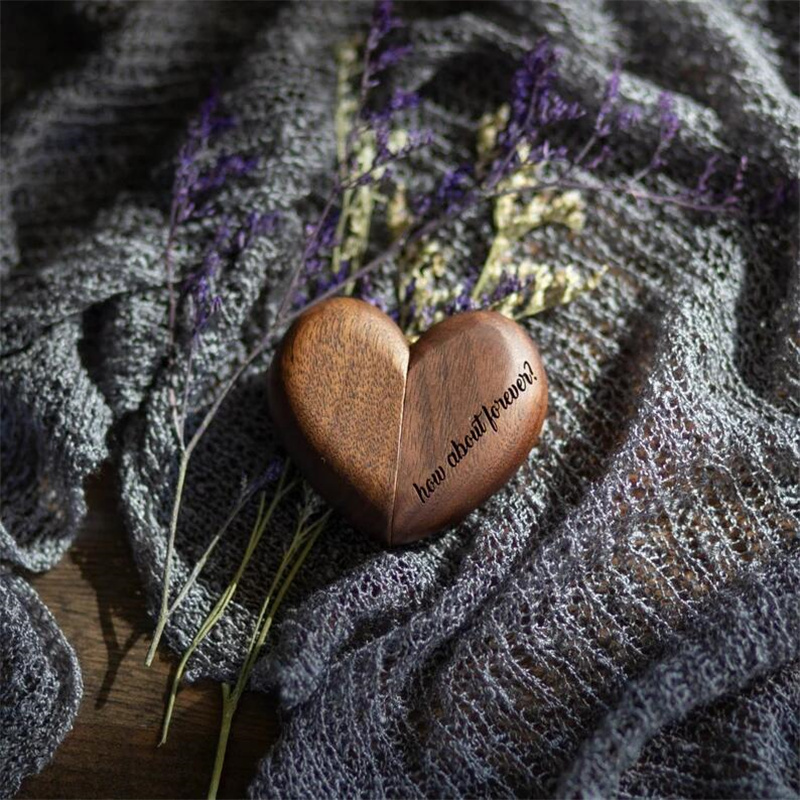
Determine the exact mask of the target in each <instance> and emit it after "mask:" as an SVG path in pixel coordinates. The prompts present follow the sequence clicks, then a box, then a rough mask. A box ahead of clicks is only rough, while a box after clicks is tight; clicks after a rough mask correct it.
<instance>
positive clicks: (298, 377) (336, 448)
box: [268, 298, 409, 542]
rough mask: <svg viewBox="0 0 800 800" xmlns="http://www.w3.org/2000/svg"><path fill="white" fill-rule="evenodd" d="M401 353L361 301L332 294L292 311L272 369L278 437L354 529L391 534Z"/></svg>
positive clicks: (401, 343)
mask: <svg viewBox="0 0 800 800" xmlns="http://www.w3.org/2000/svg"><path fill="white" fill-rule="evenodd" d="M408 359H409V349H408V344H407V343H406V340H405V337H404V336H403V334H402V332H401V331H400V329H399V328H398V327H397V325H396V324H395V323H394V322H393V321H392V320H391V319H390V318H389V317H388V316H386V315H385V314H383V313H382V312H381V311H378V310H377V309H376V308H374V307H373V306H371V305H369V304H368V303H364V302H363V301H360V300H353V299H350V298H335V299H332V300H329V301H327V302H324V303H320V304H319V305H317V306H315V307H313V308H311V309H309V311H307V312H306V313H305V314H303V315H302V316H301V317H299V318H298V319H297V320H296V321H295V323H294V324H293V325H292V327H291V328H290V329H289V331H288V333H287V334H286V336H285V337H284V339H283V341H282V342H281V344H280V346H279V348H278V351H277V353H276V355H275V358H274V359H273V362H272V367H271V368H270V376H269V383H268V385H269V404H270V410H271V412H272V416H273V420H274V421H275V423H276V426H277V429H278V433H279V435H280V436H281V438H282V440H283V442H284V444H285V445H286V447H287V450H288V451H289V453H290V455H291V456H292V458H293V459H294V461H295V462H296V463H297V465H298V466H299V467H300V469H301V470H302V471H303V473H304V474H305V475H306V477H307V478H308V479H309V482H310V483H311V484H312V485H313V486H314V488H315V489H317V491H319V492H320V494H322V495H323V496H324V497H325V498H326V499H327V500H328V501H329V502H330V503H331V504H333V505H335V506H337V507H339V508H340V509H342V511H344V512H345V514H346V515H347V516H348V517H349V518H350V519H351V521H352V522H353V523H354V524H355V525H356V527H358V528H360V529H361V530H363V531H365V532H367V533H370V534H371V535H373V536H375V537H377V538H379V539H380V540H382V541H384V542H386V541H389V539H390V536H391V520H392V509H393V503H394V493H395V480H396V476H397V465H398V454H399V449H400V429H401V423H402V409H403V397H404V393H405V383H406V375H407V371H408Z"/></svg>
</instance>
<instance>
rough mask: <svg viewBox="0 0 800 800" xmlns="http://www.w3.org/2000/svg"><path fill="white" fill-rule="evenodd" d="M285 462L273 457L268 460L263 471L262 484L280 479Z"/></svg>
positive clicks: (278, 457)
mask: <svg viewBox="0 0 800 800" xmlns="http://www.w3.org/2000/svg"><path fill="white" fill-rule="evenodd" d="M284 464H285V461H284V459H282V458H281V457H280V456H274V457H273V458H271V459H270V462H269V464H267V468H266V469H265V470H264V483H265V484H267V483H274V482H275V481H276V480H278V478H280V476H281V473H282V472H283V467H284Z"/></svg>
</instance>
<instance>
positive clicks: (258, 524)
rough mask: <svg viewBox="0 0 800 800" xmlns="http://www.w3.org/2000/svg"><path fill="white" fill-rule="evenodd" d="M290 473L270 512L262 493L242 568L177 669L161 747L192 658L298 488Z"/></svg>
mask: <svg viewBox="0 0 800 800" xmlns="http://www.w3.org/2000/svg"><path fill="white" fill-rule="evenodd" d="M287 472H288V462H287V466H286V467H284V470H283V474H282V475H281V478H280V480H279V482H278V487H277V489H276V491H275V495H274V496H273V498H272V500H271V501H270V504H269V506H268V507H267V508H266V510H265V508H264V504H265V496H264V494H263V493H262V495H261V501H260V504H259V509H258V515H257V516H256V521H255V523H254V524H253V530H252V532H251V534H250V539H249V541H248V543H247V547H246V548H245V552H244V555H243V556H242V560H241V563H240V564H239V567H238V569H237V570H236V574H235V575H234V576H233V578H232V579H231V581H230V583H229V584H228V586H227V588H226V589H225V591H224V592H223V593H222V595H221V596H220V598H219V599H218V600H217V602H216V603H215V605H214V607H213V608H212V609H211V611H209V613H208V615H207V616H206V618H205V620H204V621H203V624H202V625H201V626H200V629H199V630H198V631H197V633H196V634H195V635H194V638H193V639H192V642H191V644H190V645H189V647H188V648H186V651H185V652H184V654H183V656H182V657H181V660H180V662H179V663H178V666H177V668H176V670H175V675H174V676H173V679H172V687H171V689H170V693H169V698H168V699H167V707H166V710H165V712H164V722H163V725H162V728H161V740H160V741H159V746H161V745H162V744H164V743H165V742H166V741H167V734H168V733H169V725H170V721H171V720H172V711H173V708H174V706H175V698H176V697H177V694H178V689H179V688H180V682H181V679H182V678H183V675H184V672H185V671H186V665H187V664H188V662H189V659H190V658H191V657H192V655H193V654H194V652H195V651H196V650H197V648H198V647H199V646H200V644H201V643H202V641H203V640H204V639H205V638H206V636H208V634H209V633H210V632H211V630H212V629H213V628H214V626H215V625H216V624H217V623H218V622H219V621H220V619H221V618H222V615H223V614H224V613H225V611H226V609H227V608H228V606H229V605H230V603H231V601H232V600H233V598H234V596H235V595H236V591H237V589H238V588H239V581H240V580H241V578H242V575H243V574H244V571H245V570H246V569H247V565H248V564H249V563H250V559H251V558H252V557H253V553H254V552H255V549H256V547H258V543H259V542H260V541H261V537H262V536H263V535H264V531H265V530H266V528H267V525H269V522H270V520H271V519H272V515H273V513H274V511H275V509H276V508H277V506H278V503H279V502H280V501H281V500H282V499H283V497H285V496H286V494H287V493H288V492H290V491H291V490H292V489H293V488H294V486H295V481H290V482H289V483H288V484H287V483H286V476H287Z"/></svg>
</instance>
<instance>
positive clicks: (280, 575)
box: [208, 505, 330, 800]
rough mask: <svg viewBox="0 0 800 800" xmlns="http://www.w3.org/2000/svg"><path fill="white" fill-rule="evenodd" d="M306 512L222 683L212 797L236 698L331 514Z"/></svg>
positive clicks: (226, 742) (226, 747)
mask: <svg viewBox="0 0 800 800" xmlns="http://www.w3.org/2000/svg"><path fill="white" fill-rule="evenodd" d="M309 512H310V507H309V506H308V505H306V508H305V509H304V512H303V513H301V516H300V518H299V520H298V522H297V527H296V529H295V534H294V536H293V537H292V542H291V544H290V545H289V549H288V550H287V551H286V554H285V555H284V557H283V559H282V561H281V563H280V565H279V567H278V571H277V572H276V574H275V578H274V579H273V581H272V585H271V586H270V588H269V591H268V592H267V594H266V597H265V598H264V602H263V604H262V606H261V610H260V612H259V615H258V619H257V620H256V624H255V627H254V629H253V636H252V638H251V640H250V647H249V649H248V653H247V657H246V659H245V661H244V664H243V665H242V668H241V670H240V671H239V676H238V678H237V680H236V684H235V686H234V687H233V689H231V687H230V686H229V685H228V684H225V683H224V684H222V725H221V727H220V735H219V742H218V743H217V753H216V757H215V759H214V769H213V772H212V774H211V784H210V786H209V789H208V797H209V800H213V799H214V798H216V796H217V791H218V790H219V782H220V778H221V777H222V768H223V766H224V764H225V754H226V752H227V749H228V740H229V738H230V730H231V723H232V721H233V717H234V715H235V714H236V710H237V708H238V706H239V700H240V699H241V697H242V695H243V694H244V691H245V689H246V688H247V684H248V682H249V680H250V674H251V673H252V671H253V667H254V666H255V663H256V661H257V660H258V657H259V655H260V654H261V651H262V650H263V648H264V645H265V643H266V640H267V636H268V634H269V631H270V629H271V628H272V623H273V621H274V619H275V615H276V614H277V612H278V610H279V608H280V606H281V604H282V603H283V600H284V598H285V596H286V593H287V592H288V591H289V589H290V588H291V585H292V583H293V581H294V579H295V577H296V575H297V573H298V571H299V570H300V567H301V566H302V565H303V562H304V561H305V560H306V558H307V556H308V554H309V552H311V548H312V547H313V546H314V544H315V543H316V541H317V539H318V538H319V535H320V533H321V532H322V530H323V528H324V527H325V523H326V522H327V520H328V517H329V515H330V511H326V512H325V514H323V515H322V516H321V517H320V518H319V519H317V520H315V521H314V522H313V523H311V524H308V515H309ZM287 570H288V572H287ZM284 574H285V577H284Z"/></svg>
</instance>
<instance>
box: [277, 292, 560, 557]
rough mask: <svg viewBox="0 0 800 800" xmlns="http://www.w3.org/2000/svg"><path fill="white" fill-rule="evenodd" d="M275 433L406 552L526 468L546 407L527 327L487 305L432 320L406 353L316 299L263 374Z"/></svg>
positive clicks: (364, 319) (361, 307)
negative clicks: (407, 546)
mask: <svg viewBox="0 0 800 800" xmlns="http://www.w3.org/2000/svg"><path fill="white" fill-rule="evenodd" d="M269 387H270V388H269V403H270V410H271V413H272V417H273V419H274V421H275V423H276V429H277V431H278V433H279V435H280V436H281V438H282V440H283V443H284V445H285V446H286V449H287V450H288V451H289V453H290V455H291V456H292V458H293V460H294V461H295V462H296V463H297V465H298V466H299V467H300V468H301V470H302V471H303V473H304V474H305V476H306V478H307V479H308V480H309V482H310V483H311V484H312V485H313V486H314V487H315V488H316V489H317V491H319V492H320V494H322V495H323V496H324V497H325V498H326V499H327V500H328V502H330V503H331V504H332V505H335V506H337V507H338V508H340V509H341V510H342V511H343V512H344V513H345V515H347V517H348V518H349V519H350V521H351V522H352V523H353V525H354V526H355V527H356V528H359V529H360V530H362V531H364V532H365V533H368V534H371V535H372V536H375V537H376V538H378V539H379V540H381V541H382V542H384V543H385V544H388V545H401V544H406V543H409V542H413V541H415V540H417V539H421V538H423V537H424V536H427V535H429V534H432V533H435V532H436V531H439V530H441V529H442V528H444V527H446V526H447V525H449V524H452V523H455V522H458V521H459V520H461V519H463V517H465V516H466V515H467V514H468V513H469V512H470V511H472V510H473V509H474V508H476V507H477V506H479V505H480V504H481V503H482V502H483V501H484V500H486V499H487V498H488V497H489V496H490V495H492V494H494V492H496V491H497V490H498V489H499V488H500V487H501V486H503V484H504V483H506V481H507V480H508V479H509V478H510V477H511V475H512V474H513V473H514V472H515V471H516V470H517V468H518V467H519V466H520V464H522V462H523V461H524V460H525V458H526V456H527V455H528V453H529V452H530V449H531V448H532V447H533V445H534V444H535V443H536V440H537V439H538V437H539V433H540V431H541V429H542V424H543V423H544V418H545V415H546V413H547V377H546V375H545V371H544V367H543V365H542V361H541V358H540V356H539V351H538V350H537V348H536V346H535V345H534V344H533V342H532V341H531V339H530V336H529V335H528V333H527V331H526V330H525V329H524V328H522V327H521V326H520V325H518V324H517V323H515V322H513V321H511V320H509V319H507V318H506V317H504V316H502V315H501V314H498V313H496V312H492V311H474V312H468V313H464V314H458V315H456V316H454V317H451V318H449V319H446V320H444V321H443V322H440V323H439V324H438V325H434V326H433V327H432V328H431V329H430V330H428V331H427V332H426V333H425V334H424V335H423V336H422V337H421V338H420V339H419V340H418V341H417V342H416V343H415V344H414V345H413V346H412V347H411V348H410V350H409V347H408V344H407V342H406V340H405V337H404V336H403V333H402V331H401V330H400V328H399V327H398V326H397V325H396V324H395V323H394V322H393V321H392V320H391V319H390V318H389V317H388V316H386V315H385V314H383V313H382V312H380V311H378V310H377V309H375V308H374V307H373V306H371V305H369V304H368V303H365V302H363V301H361V300H353V299H349V298H336V299H333V300H328V301H326V302H324V303H320V304H319V305H318V306H315V307H314V308H312V309H311V310H310V311H308V312H306V313H305V314H303V315H302V316H301V317H300V318H299V319H298V320H297V321H296V322H295V324H294V325H293V326H292V327H291V329H290V330H289V332H288V333H287V335H286V336H285V337H284V340H283V342H282V343H281V345H280V348H279V350H278V355H277V357H276V358H275V359H274V360H273V364H272V368H271V369H270V380H269Z"/></svg>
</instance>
